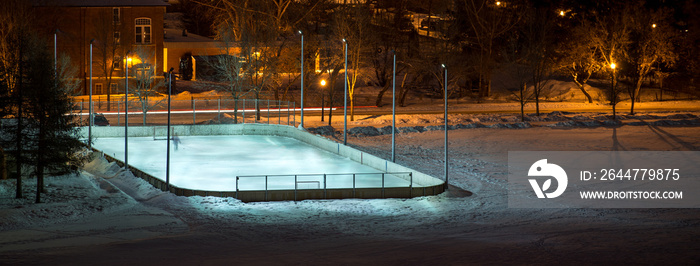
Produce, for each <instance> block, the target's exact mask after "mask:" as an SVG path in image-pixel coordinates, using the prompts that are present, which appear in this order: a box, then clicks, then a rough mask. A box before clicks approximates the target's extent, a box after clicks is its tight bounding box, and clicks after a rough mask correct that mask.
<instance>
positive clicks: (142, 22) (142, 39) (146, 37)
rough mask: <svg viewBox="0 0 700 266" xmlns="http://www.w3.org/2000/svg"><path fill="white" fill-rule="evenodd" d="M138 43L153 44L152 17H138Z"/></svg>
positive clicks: (136, 29)
mask: <svg viewBox="0 0 700 266" xmlns="http://www.w3.org/2000/svg"><path fill="white" fill-rule="evenodd" d="M134 32H135V33H136V44H151V19H150V18H137V19H136V28H135V29H134Z"/></svg>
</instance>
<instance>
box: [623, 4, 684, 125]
mask: <svg viewBox="0 0 700 266" xmlns="http://www.w3.org/2000/svg"><path fill="white" fill-rule="evenodd" d="M630 8H631V11H630V12H631V16H630V18H631V19H632V18H633V19H634V20H635V21H633V22H630V24H631V25H632V26H631V27H632V30H631V32H630V35H631V36H630V39H631V45H630V47H629V52H628V60H627V61H628V62H629V66H630V69H629V71H630V78H631V79H632V82H633V84H634V85H633V86H630V89H629V90H628V94H629V96H630V100H631V101H632V102H631V107H630V114H634V104H635V102H639V101H640V96H639V93H640V91H641V89H642V83H643V82H644V79H645V78H646V77H647V76H648V75H649V74H650V73H651V72H652V70H653V69H654V66H655V65H656V64H663V65H664V66H667V67H668V66H671V65H673V64H674V63H675V62H676V60H677V58H678V55H677V54H676V52H675V51H674V47H673V42H674V40H676V39H677V37H678V34H677V31H676V30H674V29H673V27H672V26H671V11H670V10H666V9H661V10H657V11H653V10H649V9H647V8H646V7H644V6H643V5H642V4H641V3H640V4H637V5H633V6H631V7H630Z"/></svg>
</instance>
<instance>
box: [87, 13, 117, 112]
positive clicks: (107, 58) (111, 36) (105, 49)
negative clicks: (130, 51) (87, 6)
mask: <svg viewBox="0 0 700 266" xmlns="http://www.w3.org/2000/svg"><path fill="white" fill-rule="evenodd" d="M99 12H100V14H99V15H98V16H96V17H95V20H94V21H93V23H94V25H95V27H94V29H95V32H94V36H95V41H93V46H94V47H95V51H96V53H95V54H96V55H97V56H96V57H97V60H96V67H97V69H99V71H100V72H102V77H104V79H105V81H106V84H105V85H106V86H105V88H107V102H111V97H112V89H111V87H112V78H113V77H114V74H115V73H114V72H115V69H117V68H119V67H120V65H119V64H120V61H122V60H121V58H119V55H120V54H122V53H123V52H124V51H122V46H121V32H125V31H124V30H123V29H122V28H123V24H119V23H117V22H115V21H114V19H113V17H112V14H111V13H110V12H109V10H108V9H104V10H100V11H99ZM110 109H111V105H110V104H108V105H107V110H108V111H109V110H110Z"/></svg>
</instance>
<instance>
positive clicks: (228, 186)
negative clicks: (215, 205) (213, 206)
mask: <svg viewBox="0 0 700 266" xmlns="http://www.w3.org/2000/svg"><path fill="white" fill-rule="evenodd" d="M179 138H180V143H179V144H178V145H177V146H178V147H177V149H175V145H174V143H171V145H170V148H171V152H170V183H171V184H172V185H174V186H177V187H180V188H188V189H197V190H208V191H235V190H236V176H251V175H287V176H275V177H268V189H270V190H275V189H294V184H295V182H294V175H295V174H296V175H304V176H298V178H297V181H301V182H298V183H297V187H298V188H299V189H311V188H319V187H320V188H323V174H346V173H374V174H371V175H356V177H355V187H357V188H367V187H381V186H382V175H381V173H382V172H381V171H380V170H377V169H374V168H371V167H369V166H365V165H362V164H359V163H357V162H355V161H352V160H350V159H348V158H345V157H342V156H339V155H337V154H333V153H330V152H327V151H324V150H320V149H317V148H315V147H313V146H310V145H308V144H306V143H303V142H301V141H298V140H296V139H293V138H287V137H279V136H263V135H231V136H180V137H179ZM166 145H167V144H166V141H165V140H155V141H154V140H153V138H152V137H131V138H129V163H130V165H131V166H133V167H136V168H138V169H140V170H142V171H144V172H146V173H149V174H151V175H153V176H155V177H158V178H160V179H162V180H165V167H166ZM93 146H94V147H95V148H97V149H98V150H101V151H104V152H105V154H108V155H111V156H114V157H115V158H117V159H120V160H123V159H124V138H99V139H96V140H95V143H94V144H93ZM308 174H314V175H313V176H306V175H308ZM316 181H317V182H316ZM326 181H327V183H326V186H327V188H352V187H353V176H352V175H332V176H328V177H327V179H326ZM384 186H385V187H408V186H409V182H408V181H407V180H405V179H402V178H399V177H396V176H393V175H389V174H386V175H385V179H384ZM264 189H265V177H264V176H263V177H241V179H240V180H239V190H264Z"/></svg>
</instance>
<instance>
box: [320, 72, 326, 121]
mask: <svg viewBox="0 0 700 266" xmlns="http://www.w3.org/2000/svg"><path fill="white" fill-rule="evenodd" d="M324 87H326V80H325V79H322V80H321V122H323V116H324V115H325V114H324V113H323V109H324V106H325V102H324V101H325V100H326V95H325V94H324V93H323V88H324Z"/></svg>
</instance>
